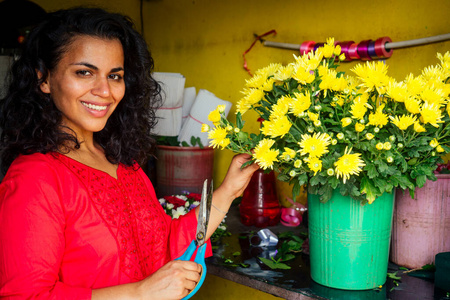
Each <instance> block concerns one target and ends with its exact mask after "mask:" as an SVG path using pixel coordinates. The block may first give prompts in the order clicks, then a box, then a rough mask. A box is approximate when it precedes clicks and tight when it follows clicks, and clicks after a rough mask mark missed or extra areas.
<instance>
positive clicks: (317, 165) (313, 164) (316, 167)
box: [305, 157, 322, 175]
mask: <svg viewBox="0 0 450 300" xmlns="http://www.w3.org/2000/svg"><path fill="white" fill-rule="evenodd" d="M305 161H307V162H308V168H309V169H310V170H311V171H313V172H314V175H316V174H317V172H319V171H321V170H322V161H321V160H320V159H319V158H317V157H310V158H307V159H305Z"/></svg>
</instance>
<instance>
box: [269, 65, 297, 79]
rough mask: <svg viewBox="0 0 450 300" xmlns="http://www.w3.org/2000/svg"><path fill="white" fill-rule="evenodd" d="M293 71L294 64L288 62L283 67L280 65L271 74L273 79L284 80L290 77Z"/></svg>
mask: <svg viewBox="0 0 450 300" xmlns="http://www.w3.org/2000/svg"><path fill="white" fill-rule="evenodd" d="M293 72H294V65H293V64H289V65H287V66H285V67H281V68H280V69H279V70H278V71H277V72H276V73H275V75H274V76H273V79H275V80H277V81H285V80H288V79H290V78H291V77H292V73H293Z"/></svg>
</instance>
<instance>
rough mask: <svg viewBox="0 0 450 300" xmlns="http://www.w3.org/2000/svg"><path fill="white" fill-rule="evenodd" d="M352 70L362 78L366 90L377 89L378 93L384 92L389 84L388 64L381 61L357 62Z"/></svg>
mask: <svg viewBox="0 0 450 300" xmlns="http://www.w3.org/2000/svg"><path fill="white" fill-rule="evenodd" d="M352 71H353V72H354V73H355V74H356V75H357V76H358V78H359V79H360V80H361V82H362V83H361V85H362V86H363V87H366V92H370V91H372V90H374V89H376V90H377V91H378V94H383V93H384V91H385V89H386V86H387V85H388V84H389V77H388V76H387V75H386V74H387V65H385V64H384V63H383V62H381V61H377V62H375V61H372V62H369V61H367V62H366V64H357V65H356V66H355V67H354V68H353V69H352Z"/></svg>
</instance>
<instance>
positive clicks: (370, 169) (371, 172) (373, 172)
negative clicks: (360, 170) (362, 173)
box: [364, 164, 378, 179]
mask: <svg viewBox="0 0 450 300" xmlns="http://www.w3.org/2000/svg"><path fill="white" fill-rule="evenodd" d="M364 170H366V171H367V176H369V178H371V179H372V178H375V177H377V176H378V171H377V168H376V167H375V165H374V164H367V165H366V166H365V167H364Z"/></svg>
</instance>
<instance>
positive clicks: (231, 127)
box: [225, 125, 233, 131]
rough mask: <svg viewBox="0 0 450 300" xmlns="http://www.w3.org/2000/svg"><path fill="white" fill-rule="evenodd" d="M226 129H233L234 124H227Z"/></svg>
mask: <svg viewBox="0 0 450 300" xmlns="http://www.w3.org/2000/svg"><path fill="white" fill-rule="evenodd" d="M225 129H226V130H227V131H231V130H233V126H231V125H227V127H225Z"/></svg>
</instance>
